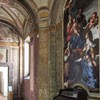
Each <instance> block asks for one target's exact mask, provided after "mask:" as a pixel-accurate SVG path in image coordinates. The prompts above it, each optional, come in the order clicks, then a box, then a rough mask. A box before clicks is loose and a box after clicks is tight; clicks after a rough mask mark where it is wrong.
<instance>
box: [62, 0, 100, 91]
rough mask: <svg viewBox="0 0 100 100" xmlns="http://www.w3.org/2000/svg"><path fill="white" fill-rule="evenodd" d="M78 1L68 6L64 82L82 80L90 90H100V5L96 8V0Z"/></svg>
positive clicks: (72, 82) (69, 1)
mask: <svg viewBox="0 0 100 100" xmlns="http://www.w3.org/2000/svg"><path fill="white" fill-rule="evenodd" d="M77 1H78V0H68V1H67V3H66V5H65V10H64V85H65V86H66V87H67V86H69V87H71V86H73V85H74V84H76V83H79V84H82V85H84V86H86V87H87V88H89V90H90V91H93V90H98V88H99V26H98V22H99V20H98V19H99V18H98V7H97V8H94V2H95V0H91V2H90V0H89V1H88V2H87V4H86V2H85V3H84V0H81V4H80V2H77ZM82 2H83V5H82ZM89 2H90V3H89ZM95 4H97V5H98V2H97V3H95Z"/></svg>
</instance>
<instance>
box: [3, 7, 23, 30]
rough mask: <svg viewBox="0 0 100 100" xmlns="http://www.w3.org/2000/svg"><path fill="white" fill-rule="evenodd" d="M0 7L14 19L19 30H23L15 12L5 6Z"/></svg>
mask: <svg viewBox="0 0 100 100" xmlns="http://www.w3.org/2000/svg"><path fill="white" fill-rule="evenodd" d="M2 8H3V9H4V10H5V11H6V12H7V13H8V14H9V15H10V17H11V18H12V19H13V20H14V22H15V23H16V24H17V26H18V27H19V28H20V30H21V32H23V25H22V23H21V21H20V20H19V18H18V17H17V16H16V14H15V13H14V12H13V11H12V10H11V9H9V8H8V7H6V6H2Z"/></svg>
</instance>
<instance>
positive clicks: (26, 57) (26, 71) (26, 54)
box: [24, 36, 30, 77]
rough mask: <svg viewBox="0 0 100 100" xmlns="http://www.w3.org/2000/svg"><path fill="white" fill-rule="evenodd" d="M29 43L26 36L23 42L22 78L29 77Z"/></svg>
mask: <svg viewBox="0 0 100 100" xmlns="http://www.w3.org/2000/svg"><path fill="white" fill-rule="evenodd" d="M29 42H30V37H29V36H28V37H27V38H26V39H25V42H24V76H25V77H27V76H29Z"/></svg>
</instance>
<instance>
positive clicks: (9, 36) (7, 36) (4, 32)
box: [0, 24, 18, 43]
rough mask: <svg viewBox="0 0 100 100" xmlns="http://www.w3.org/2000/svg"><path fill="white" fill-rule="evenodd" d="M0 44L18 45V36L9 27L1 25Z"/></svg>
mask: <svg viewBox="0 0 100 100" xmlns="http://www.w3.org/2000/svg"><path fill="white" fill-rule="evenodd" d="M0 42H16V43H18V35H17V34H16V32H15V31H14V30H13V29H11V28H10V27H9V26H7V25H3V24H0Z"/></svg>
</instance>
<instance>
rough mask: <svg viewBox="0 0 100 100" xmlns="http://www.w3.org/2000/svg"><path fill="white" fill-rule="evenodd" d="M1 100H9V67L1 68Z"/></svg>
mask: <svg viewBox="0 0 100 100" xmlns="http://www.w3.org/2000/svg"><path fill="white" fill-rule="evenodd" d="M0 100H8V67H0Z"/></svg>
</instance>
